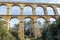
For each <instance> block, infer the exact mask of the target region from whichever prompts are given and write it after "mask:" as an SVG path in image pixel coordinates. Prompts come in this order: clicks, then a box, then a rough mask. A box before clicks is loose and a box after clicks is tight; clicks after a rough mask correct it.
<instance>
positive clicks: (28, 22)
mask: <svg viewBox="0 0 60 40" xmlns="http://www.w3.org/2000/svg"><path fill="white" fill-rule="evenodd" d="M24 25H25V26H24V35H25V38H26V37H30V36H31V37H33V36H34V34H33V26H34V25H33V20H32V19H31V18H25V19H24Z"/></svg>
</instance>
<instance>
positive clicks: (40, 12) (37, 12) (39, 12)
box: [36, 6, 44, 15]
mask: <svg viewBox="0 0 60 40" xmlns="http://www.w3.org/2000/svg"><path fill="white" fill-rule="evenodd" d="M36 15H44V11H43V8H42V7H39V6H38V7H36Z"/></svg>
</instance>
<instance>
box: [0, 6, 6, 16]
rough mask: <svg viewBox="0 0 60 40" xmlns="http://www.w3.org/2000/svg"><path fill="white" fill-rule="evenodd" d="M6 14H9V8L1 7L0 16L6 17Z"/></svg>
mask: <svg viewBox="0 0 60 40" xmlns="http://www.w3.org/2000/svg"><path fill="white" fill-rule="evenodd" d="M6 13H7V6H6V5H1V6H0V15H6Z"/></svg>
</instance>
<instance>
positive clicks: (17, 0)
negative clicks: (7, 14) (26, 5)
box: [0, 0, 60, 4]
mask: <svg viewBox="0 0 60 40" xmlns="http://www.w3.org/2000/svg"><path fill="white" fill-rule="evenodd" d="M0 1H7V2H13V1H14V2H39V3H58V4H60V0H58V1H57V0H0Z"/></svg>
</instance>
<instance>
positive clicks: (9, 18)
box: [0, 2, 60, 40]
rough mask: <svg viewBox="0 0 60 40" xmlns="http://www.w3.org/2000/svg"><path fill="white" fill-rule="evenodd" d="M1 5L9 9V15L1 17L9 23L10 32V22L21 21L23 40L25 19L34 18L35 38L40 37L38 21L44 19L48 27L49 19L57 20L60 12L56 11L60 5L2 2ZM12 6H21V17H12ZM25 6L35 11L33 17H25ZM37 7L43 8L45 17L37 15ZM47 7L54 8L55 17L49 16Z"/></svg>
mask: <svg viewBox="0 0 60 40" xmlns="http://www.w3.org/2000/svg"><path fill="white" fill-rule="evenodd" d="M1 5H6V6H7V7H8V8H7V13H6V15H0V18H4V19H5V20H6V21H7V24H6V26H7V30H9V21H10V20H11V19H12V18H18V19H19V20H20V32H19V34H18V35H19V37H20V38H21V40H24V19H25V18H32V19H33V21H34V30H35V31H34V34H35V37H38V35H40V33H39V29H38V28H37V25H36V24H37V19H38V18H44V19H45V20H46V22H47V26H48V25H49V23H50V22H49V19H50V18H55V19H56V20H57V18H58V12H57V10H56V8H57V7H60V4H46V3H19V2H0V6H1ZM12 6H19V7H20V10H21V13H20V15H10V11H11V8H12ZM25 6H30V7H32V11H33V15H29V16H28V15H23V8H24V7H25ZM37 6H40V7H42V8H43V10H44V14H45V15H41V16H40V15H36V10H35V8H36V7H37ZM46 7H52V8H53V11H54V14H55V15H47V14H48V13H47V10H46Z"/></svg>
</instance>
